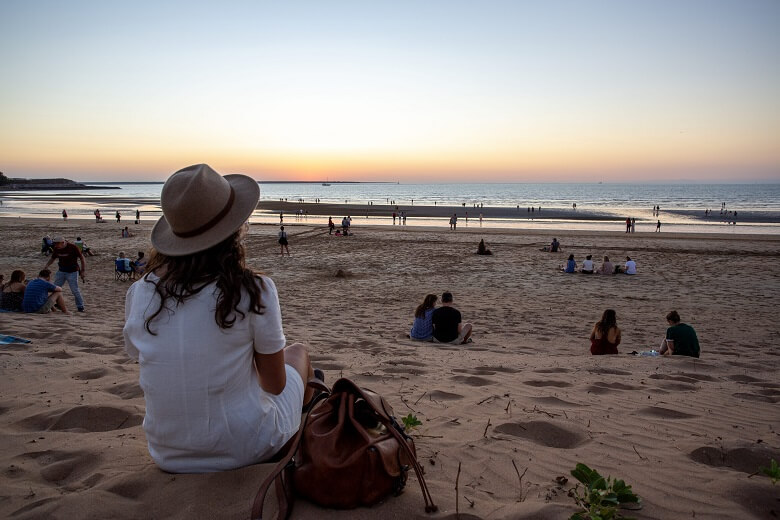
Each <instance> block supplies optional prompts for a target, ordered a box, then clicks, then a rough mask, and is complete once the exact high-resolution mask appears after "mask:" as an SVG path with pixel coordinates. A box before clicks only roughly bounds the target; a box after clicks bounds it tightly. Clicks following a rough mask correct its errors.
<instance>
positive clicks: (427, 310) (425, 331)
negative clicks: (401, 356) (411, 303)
mask: <svg viewBox="0 0 780 520" xmlns="http://www.w3.org/2000/svg"><path fill="white" fill-rule="evenodd" d="M437 299H438V297H437V296H436V295H435V294H429V295H427V296H426V297H425V299H424V300H423V302H422V303H421V304H420V305H418V306H417V309H415V311H414V323H413V324H412V330H411V332H409V337H410V338H412V339H415V340H417V341H432V340H433V311H434V310H435V309H436V300H437Z"/></svg>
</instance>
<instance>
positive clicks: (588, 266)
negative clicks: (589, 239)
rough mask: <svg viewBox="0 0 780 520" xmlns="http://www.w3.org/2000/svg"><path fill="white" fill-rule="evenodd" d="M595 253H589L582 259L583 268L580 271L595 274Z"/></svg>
mask: <svg viewBox="0 0 780 520" xmlns="http://www.w3.org/2000/svg"><path fill="white" fill-rule="evenodd" d="M592 259H593V255H588V256H586V257H585V260H583V261H582V269H580V272H581V273H582V274H593V260H592Z"/></svg>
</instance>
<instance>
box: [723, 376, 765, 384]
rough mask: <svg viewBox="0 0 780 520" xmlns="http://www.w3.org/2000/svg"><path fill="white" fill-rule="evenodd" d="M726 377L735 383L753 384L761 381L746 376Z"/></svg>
mask: <svg viewBox="0 0 780 520" xmlns="http://www.w3.org/2000/svg"><path fill="white" fill-rule="evenodd" d="M727 377H728V378H729V379H731V380H732V381H736V382H737V383H755V382H757V381H761V380H760V379H757V378H755V377H753V376H749V375H746V374H732V375H730V376H727Z"/></svg>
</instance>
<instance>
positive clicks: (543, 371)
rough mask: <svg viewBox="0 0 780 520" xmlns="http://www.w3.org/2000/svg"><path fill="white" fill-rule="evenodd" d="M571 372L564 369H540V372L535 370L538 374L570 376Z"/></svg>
mask: <svg viewBox="0 0 780 520" xmlns="http://www.w3.org/2000/svg"><path fill="white" fill-rule="evenodd" d="M569 372H571V370H570V369H568V368H563V367H554V368H540V369H539V370H534V373H536V374H568V373H569Z"/></svg>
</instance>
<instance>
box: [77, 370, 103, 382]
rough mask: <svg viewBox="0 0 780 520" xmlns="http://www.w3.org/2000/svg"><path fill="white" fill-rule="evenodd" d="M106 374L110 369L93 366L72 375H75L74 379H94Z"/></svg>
mask: <svg viewBox="0 0 780 520" xmlns="http://www.w3.org/2000/svg"><path fill="white" fill-rule="evenodd" d="M106 374H108V370H106V369H105V368H93V369H91V370H84V371H82V372H76V373H75V374H73V376H71V377H73V378H74V379H81V380H92V379H100V378H101V377H103V376H104V375H106Z"/></svg>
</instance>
